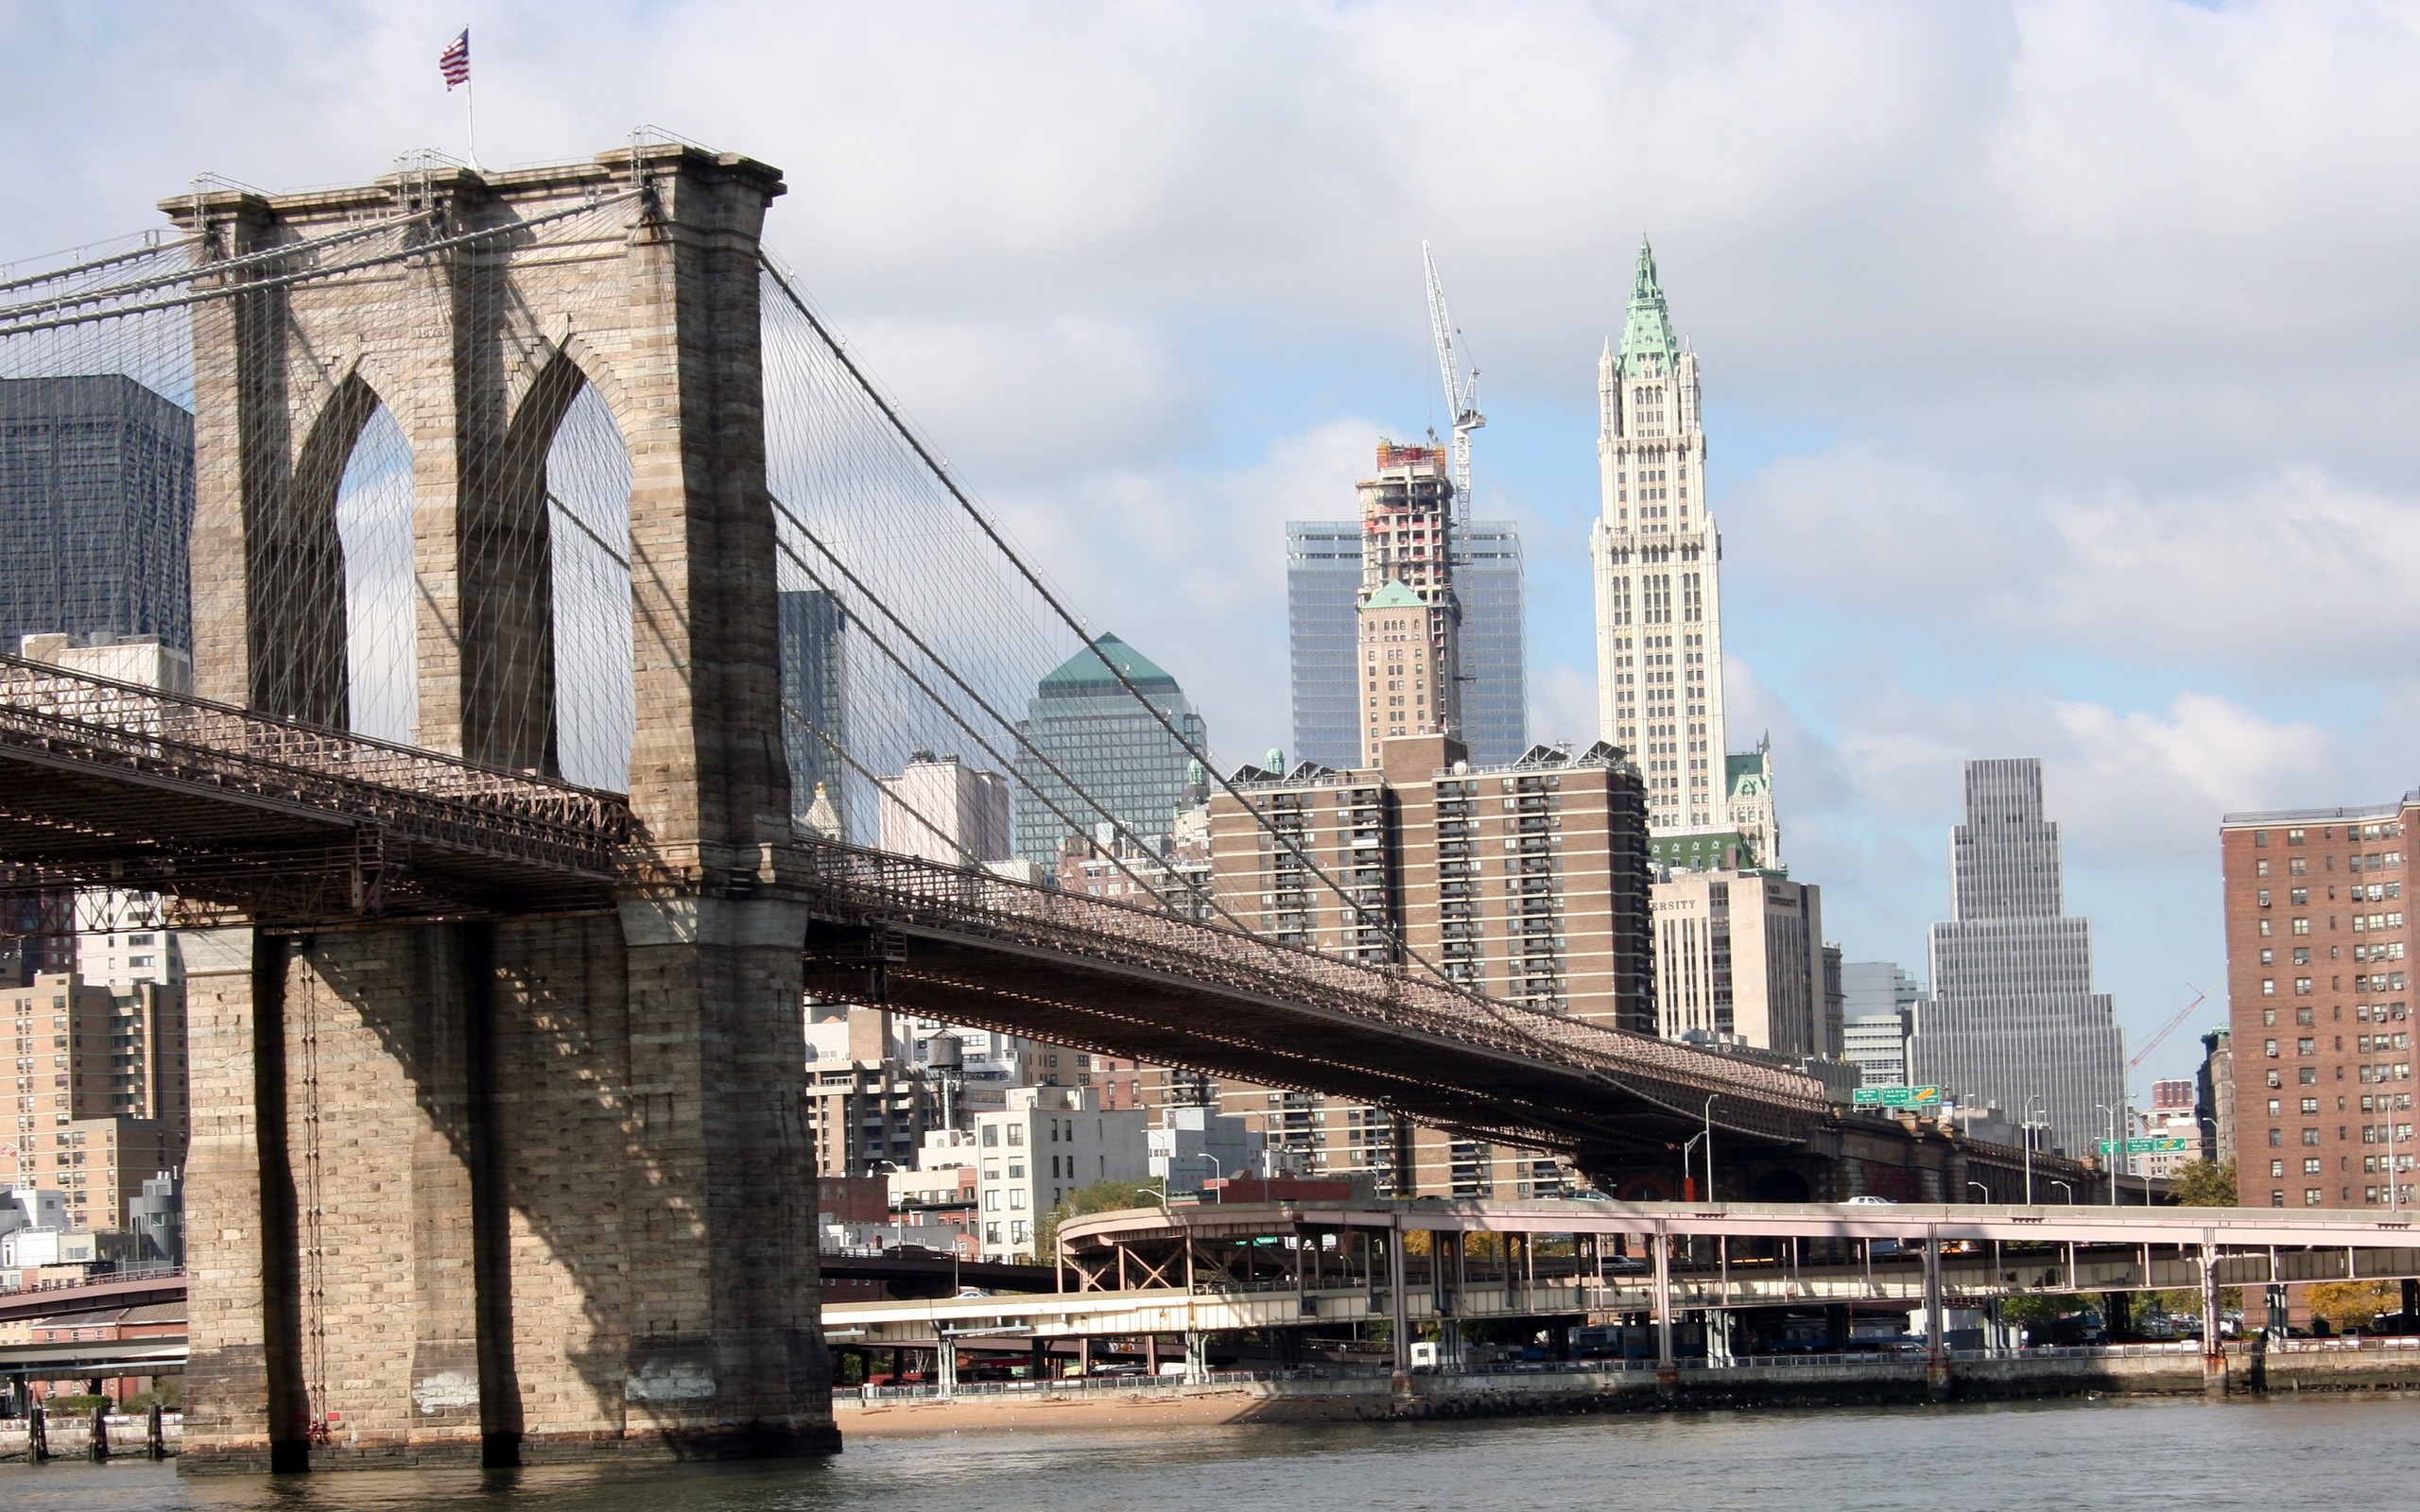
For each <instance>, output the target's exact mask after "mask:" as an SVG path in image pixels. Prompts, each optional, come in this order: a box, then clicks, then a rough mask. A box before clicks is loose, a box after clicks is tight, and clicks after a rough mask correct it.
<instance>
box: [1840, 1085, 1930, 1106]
mask: <svg viewBox="0 0 2420 1512" xmlns="http://www.w3.org/2000/svg"><path fill="white" fill-rule="evenodd" d="M1940 1102H1941V1089H1940V1088H1938V1087H1859V1088H1858V1089H1857V1092H1856V1103H1857V1106H1858V1107H1859V1108H1932V1107H1936V1106H1938V1105H1939V1104H1940Z"/></svg>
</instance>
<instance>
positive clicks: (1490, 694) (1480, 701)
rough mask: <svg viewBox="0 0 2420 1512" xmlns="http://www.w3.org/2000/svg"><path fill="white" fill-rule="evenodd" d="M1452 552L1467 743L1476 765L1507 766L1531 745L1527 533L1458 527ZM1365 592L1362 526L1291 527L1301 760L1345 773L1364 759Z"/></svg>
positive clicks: (1291, 631) (1502, 525) (1291, 619)
mask: <svg viewBox="0 0 2420 1512" xmlns="http://www.w3.org/2000/svg"><path fill="white" fill-rule="evenodd" d="M1446 549H1447V550H1448V552H1449V553H1450V554H1451V555H1450V558H1449V559H1450V560H1451V562H1452V564H1453V571H1454V590H1455V596H1456V597H1458V598H1459V599H1461V607H1462V631H1461V689H1462V730H1463V736H1462V739H1463V744H1464V745H1465V746H1467V747H1469V749H1470V753H1471V760H1472V761H1474V762H1476V763H1478V764H1479V765H1488V766H1497V765H1507V764H1510V763H1513V762H1516V761H1519V760H1520V759H1521V755H1522V753H1523V752H1524V751H1527V750H1528V749H1529V748H1530V695H1529V676H1528V670H1527V641H1526V639H1525V636H1526V631H1525V628H1524V626H1523V620H1522V615H1523V612H1524V610H1523V587H1522V575H1523V571H1524V564H1523V559H1522V554H1521V527H1520V526H1519V525H1518V524H1516V523H1514V522H1513V521H1510V520H1474V521H1469V522H1466V523H1460V524H1456V525H1455V526H1454V529H1453V532H1452V536H1451V539H1450V540H1449V541H1448V542H1447V548H1446ZM1360 592H1361V525H1360V522H1358V521H1355V520H1291V521H1288V522H1287V524H1286V623H1287V634H1288V648H1289V650H1290V652H1291V662H1292V670H1293V697H1294V756H1295V759H1296V760H1298V761H1307V762H1317V763H1318V764H1319V765H1322V766H1336V767H1347V766H1353V765H1358V764H1359V763H1360V762H1361V760H1362V753H1361V706H1360V701H1359V696H1357V687H1356V680H1355V650H1356V645H1357V640H1358V631H1357V626H1356V623H1355V605H1356V603H1357V599H1358V598H1359V596H1360Z"/></svg>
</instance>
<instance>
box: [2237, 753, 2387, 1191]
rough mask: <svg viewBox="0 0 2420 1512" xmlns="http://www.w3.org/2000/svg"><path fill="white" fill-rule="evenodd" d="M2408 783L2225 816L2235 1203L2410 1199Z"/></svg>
mask: <svg viewBox="0 0 2420 1512" xmlns="http://www.w3.org/2000/svg"><path fill="white" fill-rule="evenodd" d="M2415 823H2420V792H2413V793H2407V794H2405V795H2404V796H2403V799H2402V800H2401V801H2400V802H2394V803H2379V804H2374V805H2371V806H2368V807H2364V808H2334V809H2287V810H2280V811H2276V812H2271V813H2259V814H2230V815H2228V816H2225V818H2224V819H2223V820H2222V821H2221V825H2220V830H2219V854H2220V860H2221V868H2222V869H2223V873H2224V878H2225V900H2226V902H2225V908H2226V940H2227V1000H2228V1005H2229V1019H2230V1025H2229V1027H2230V1029H2231V1031H2232V1032H2231V1033H2230V1034H2229V1036H2228V1040H2229V1041H2230V1043H2229V1046H2228V1048H2229V1050H2230V1052H2231V1054H2230V1061H2231V1065H2230V1067H2229V1073H2230V1077H2231V1079H2232V1081H2233V1082H2234V1087H2235V1116H2234V1120H2233V1123H2234V1127H2233V1128H2232V1129H2231V1130H2228V1131H2227V1132H2228V1133H2230V1134H2232V1136H2233V1139H2234V1143H2235V1158H2236V1181H2237V1190H2238V1200H2239V1201H2241V1202H2242V1204H2243V1205H2244V1206H2245V1207H2248V1208H2253V1207H2275V1208H2358V1207H2386V1206H2389V1205H2390V1204H2394V1205H2396V1206H2400V1207H2407V1208H2408V1207H2410V1206H2411V1202H2412V1198H2413V1188H2414V1185H2415V1183H2416V1181H2420V1178H2415V1177H2413V1176H2412V1171H2413V1168H2414V1166H2415V1165H2420V1145H2415V1144H2414V1143H2413V1142H2412V1137H2413V1133H2414V1129H2413V1122H2414V1121H2413V1119H2412V1116H2411V1092H2412V1081H2411V1063H2412V1060H2413V1058H2414V1057H2413V1056H2412V1052H2411V1035H2412V1023H2411V996H2410V988H2409V987H2408V986H2407V983H2408V981H2409V974H2410V971H2411V965H2410V962H2411V954H2412V947H2413V945H2414V944H2415V941H2414V939H2413V937H2412V925H2411V922H2410V921H2409V918H2408V910H2407V909H2406V908H2405V907H2404V897H2403V879H2404V856H2405V853H2406V850H2407V844H2406V842H2407V841H2408V840H2409V839H2410V837H2411V834H2412V833H2414V830H2413V825H2414V824H2415Z"/></svg>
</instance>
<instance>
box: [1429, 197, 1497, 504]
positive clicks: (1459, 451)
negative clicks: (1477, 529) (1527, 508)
mask: <svg viewBox="0 0 2420 1512" xmlns="http://www.w3.org/2000/svg"><path fill="white" fill-rule="evenodd" d="M1420 262H1421V266H1424V267H1425V268H1426V269H1427V272H1428V326H1429V330H1430V331H1431V333H1432V334H1434V335H1435V336H1436V337H1437V370H1438V372H1439V373H1440V374H1442V375H1443V378H1444V380H1445V413H1446V414H1448V415H1451V416H1452V417H1453V418H1454V512H1455V514H1456V515H1457V516H1459V517H1460V518H1461V520H1463V521H1464V522H1468V521H1469V519H1470V514H1471V432H1473V431H1475V430H1478V428H1479V427H1480V426H1482V425H1485V424H1486V423H1487V417H1486V416H1485V415H1482V414H1480V413H1479V412H1478V369H1477V368H1476V367H1474V368H1472V369H1469V370H1468V371H1467V372H1465V371H1464V370H1463V369H1462V364H1461V354H1459V353H1457V352H1455V351H1454V338H1455V337H1456V336H1458V335H1461V333H1460V332H1458V331H1456V330H1455V329H1454V320H1453V317H1451V316H1449V315H1447V314H1446V313H1445V285H1444V284H1443V283H1439V282H1438V280H1437V259H1436V257H1435V256H1434V255H1433V254H1432V253H1431V252H1430V251H1429V250H1428V244H1427V243H1426V242H1422V243H1421V244H1420Z"/></svg>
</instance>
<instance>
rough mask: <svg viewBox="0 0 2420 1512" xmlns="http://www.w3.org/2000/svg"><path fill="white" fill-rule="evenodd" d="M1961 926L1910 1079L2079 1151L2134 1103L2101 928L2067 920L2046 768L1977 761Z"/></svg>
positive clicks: (1936, 957)
mask: <svg viewBox="0 0 2420 1512" xmlns="http://www.w3.org/2000/svg"><path fill="white" fill-rule="evenodd" d="M1949 849H1950V919H1948V921H1947V922H1945V923H1939V924H1935V925H1933V926H1932V996H1931V997H1930V998H1928V999H1927V1000H1926V1001H1925V1003H1924V1004H1923V1005H1922V1007H1921V1008H1920V1010H1919V1011H1918V1014H1917V1017H1916V1034H1915V1037H1914V1039H1912V1040H1910V1041H1909V1046H1908V1059H1909V1067H1908V1071H1909V1079H1910V1080H1911V1081H1915V1082H1920V1083H1926V1084H1933V1083H1938V1084H1939V1085H1940V1086H1941V1087H1942V1088H1943V1089H1944V1090H1945V1092H1946V1093H1947V1094H1948V1095H1951V1096H1954V1097H1955V1098H1956V1099H1957V1100H1958V1101H1959V1102H1960V1103H1961V1104H1968V1105H1990V1104H1997V1106H1998V1107H1999V1108H2000V1109H2001V1110H2002V1111H2003V1112H2004V1113H2006V1114H2007V1115H2008V1116H2009V1117H2010V1119H2011V1120H2012V1121H2013V1122H2023V1121H2025V1120H2026V1119H2027V1118H2029V1117H2031V1118H2032V1119H2033V1120H2035V1121H2038V1122H2041V1123H2044V1124H2047V1125H2048V1128H2049V1131H2050V1141H2049V1143H2051V1144H2052V1145H2053V1146H2054V1147H2057V1148H2060V1149H2064V1150H2066V1151H2067V1152H2069V1153H2070V1154H2075V1155H2082V1154H2083V1153H2085V1152H2087V1151H2089V1150H2091V1149H2093V1148H2094V1147H2095V1146H2094V1142H2095V1141H2096V1140H2098V1139H2100V1138H2101V1137H2102V1136H2103V1134H2104V1132H2105V1125H2106V1115H2105V1114H2104V1113H2102V1112H2101V1111H2100V1109H2102V1108H2122V1107H2124V1105H2125V1054H2124V1048H2123V1043H2122V1040H2120V1038H2119V1035H2118V1020H2117V1010H2116V1008H2115V1005H2113V1004H2112V1002H2111V1000H2110V998H2109V996H2108V995H2107V994H2106V993H2100V992H2095V991H2094V990H2093V989H2092V924H2091V921H2090V920H2088V919H2080V918H2074V917H2070V916H2069V915H2067V914H2066V912H2065V911H2064V902H2063V900H2062V889H2061V883H2060V863H2059V827H2058V825H2056V824H2054V823H2052V822H2051V821H2049V820H2048V819H2046V818H2045V817H2043V806H2042V764H2041V762H2040V761H2038V760H2036V759H2034V758H2031V757H2025V758H2021V759H2016V760H2010V761H1974V762H1968V763H1967V764H1966V821H1965V822H1964V823H1963V824H1961V825H1959V826H1958V827H1957V829H1956V830H1955V831H1954V832H1952V833H1951V836H1950V848H1949Z"/></svg>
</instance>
